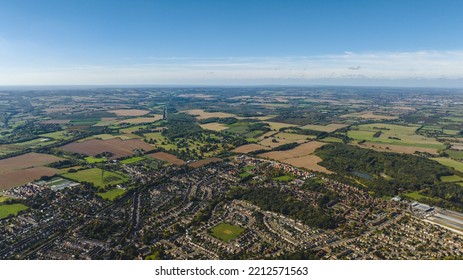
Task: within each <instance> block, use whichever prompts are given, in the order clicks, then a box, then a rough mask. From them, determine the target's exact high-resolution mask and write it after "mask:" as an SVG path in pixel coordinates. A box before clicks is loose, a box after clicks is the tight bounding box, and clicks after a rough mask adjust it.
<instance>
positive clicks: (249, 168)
mask: <svg viewBox="0 0 463 280" xmlns="http://www.w3.org/2000/svg"><path fill="white" fill-rule="evenodd" d="M254 168H255V167H254V166H252V165H246V166H245V167H244V168H243V170H244V171H251V170H254Z"/></svg>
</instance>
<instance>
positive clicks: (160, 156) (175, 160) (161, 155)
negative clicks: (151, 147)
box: [148, 152, 185, 165]
mask: <svg viewBox="0 0 463 280" xmlns="http://www.w3.org/2000/svg"><path fill="white" fill-rule="evenodd" d="M148 156H149V157H151V158H154V159H158V160H162V161H166V162H168V163H171V164H176V165H182V164H185V162H184V161H183V160H181V159H179V158H178V157H176V156H174V155H171V154H168V153H165V152H157V153H154V154H149V155H148Z"/></svg>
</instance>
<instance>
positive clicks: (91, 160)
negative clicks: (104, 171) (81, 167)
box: [85, 156, 107, 163]
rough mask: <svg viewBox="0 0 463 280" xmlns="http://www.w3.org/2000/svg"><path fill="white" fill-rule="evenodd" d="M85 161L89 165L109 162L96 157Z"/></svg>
mask: <svg viewBox="0 0 463 280" xmlns="http://www.w3.org/2000/svg"><path fill="white" fill-rule="evenodd" d="M85 161H86V162H88V163H98V162H105V161H107V159H106V158H96V157H91V156H90V157H86V158H85Z"/></svg>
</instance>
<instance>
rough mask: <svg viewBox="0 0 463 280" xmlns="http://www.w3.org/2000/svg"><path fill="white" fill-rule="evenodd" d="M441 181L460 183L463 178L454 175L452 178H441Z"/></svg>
mask: <svg viewBox="0 0 463 280" xmlns="http://www.w3.org/2000/svg"><path fill="white" fill-rule="evenodd" d="M440 180H441V181H442V182H460V181H463V178H461V177H460V176H457V175H452V176H442V177H440Z"/></svg>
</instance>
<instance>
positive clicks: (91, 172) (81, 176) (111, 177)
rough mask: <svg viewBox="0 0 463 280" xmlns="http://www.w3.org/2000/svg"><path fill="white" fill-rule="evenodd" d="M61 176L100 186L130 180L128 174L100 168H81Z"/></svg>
mask: <svg viewBox="0 0 463 280" xmlns="http://www.w3.org/2000/svg"><path fill="white" fill-rule="evenodd" d="M61 176H63V177H64V178H67V179H70V180H73V181H77V182H89V183H92V184H93V185H94V186H95V187H98V188H104V187H106V186H110V185H111V186H113V185H117V184H122V183H125V182H126V181H127V180H128V178H127V177H126V176H123V175H120V174H117V173H114V172H110V171H105V170H102V169H99V168H91V169H84V170H79V171H77V172H74V173H66V174H63V175H61Z"/></svg>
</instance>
